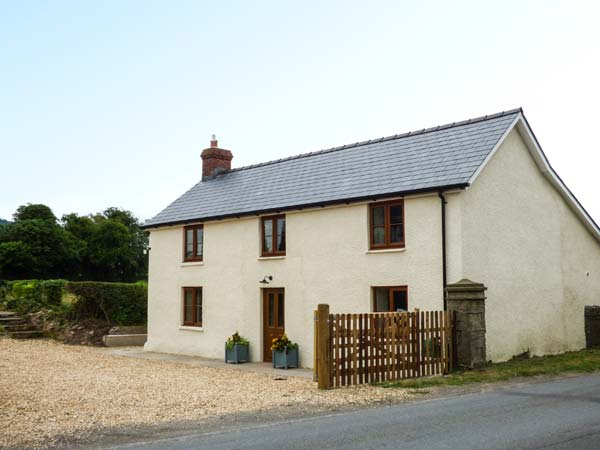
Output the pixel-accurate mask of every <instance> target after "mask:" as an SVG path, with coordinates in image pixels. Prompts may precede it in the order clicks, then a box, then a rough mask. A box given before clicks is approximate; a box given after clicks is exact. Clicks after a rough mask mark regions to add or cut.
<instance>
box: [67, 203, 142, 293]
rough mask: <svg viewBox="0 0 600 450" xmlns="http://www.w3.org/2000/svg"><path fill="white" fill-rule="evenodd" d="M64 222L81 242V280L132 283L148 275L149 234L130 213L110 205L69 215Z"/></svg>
mask: <svg viewBox="0 0 600 450" xmlns="http://www.w3.org/2000/svg"><path fill="white" fill-rule="evenodd" d="M62 222H63V224H64V227H65V230H67V231H69V232H70V233H71V234H73V235H74V236H75V237H76V238H77V239H79V240H80V241H81V242H82V247H83V251H82V260H81V268H82V276H81V279H84V280H92V281H122V282H130V281H138V280H140V279H143V278H146V277H147V274H148V263H147V257H146V255H145V253H146V249H147V247H148V236H147V233H146V232H144V231H142V230H141V229H140V222H139V220H138V219H137V218H136V217H135V216H134V215H133V214H132V213H131V212H129V211H125V210H122V209H119V208H108V209H106V210H105V211H103V212H102V213H98V214H95V215H90V216H78V215H77V214H68V215H65V216H63V217H62Z"/></svg>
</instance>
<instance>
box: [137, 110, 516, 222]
mask: <svg viewBox="0 0 600 450" xmlns="http://www.w3.org/2000/svg"><path fill="white" fill-rule="evenodd" d="M520 112H521V109H520V108H519V109H514V110H511V111H505V112H502V113H498V114H493V115H490V116H484V117H478V118H476V119H469V120H465V121H462V122H455V123H452V124H448V125H441V126H438V127H433V128H428V129H423V130H419V131H414V132H409V133H404V134H400V135H395V136H389V137H385V138H380V139H373V140H370V141H365V142H357V143H355V144H351V145H345V146H341V147H334V148H331V149H327V150H321V151H318V152H312V153H306V154H302V155H298V156H293V157H290V158H285V159H281V160H277V161H270V162H266V163H262V164H256V165H253V166H247V167H240V168H237V169H232V170H230V171H227V172H225V173H223V174H220V175H218V176H216V177H215V178H212V179H209V180H205V181H200V182H198V183H197V184H196V185H195V186H194V187H192V188H191V189H190V190H189V191H187V192H186V193H185V194H183V195H182V196H181V197H179V198H178V199H177V200H175V201H174V202H173V203H171V204H170V205H169V206H168V207H166V208H165V209H164V210H163V211H161V212H160V213H159V214H157V215H156V216H155V217H153V218H152V219H150V220H148V221H147V222H146V223H145V224H144V227H145V228H147V227H154V226H161V225H168V224H177V223H185V222H191V221H205V220H212V219H218V218H226V217H236V216H242V215H248V214H259V213H267V212H272V211H280V210H286V209H297V208H299V207H311V206H319V205H324V204H332V203H344V202H349V201H358V200H364V199H370V198H383V197H386V196H388V197H389V196H393V195H403V194H409V193H414V192H421V191H435V190H438V189H440V188H448V187H456V188H458V187H466V186H467V185H468V183H469V180H470V178H471V176H472V175H473V174H474V173H475V171H476V170H477V169H478V168H479V167H480V166H481V165H482V164H483V162H484V161H485V159H486V156H488V154H489V153H490V152H491V151H492V150H493V148H494V146H495V145H496V143H497V142H498V141H499V140H500V138H501V137H502V136H503V134H504V133H505V132H506V130H507V129H508V127H509V126H510V125H511V123H512V122H513V120H514V119H515V118H516V116H517V115H518V114H519V113H520Z"/></svg>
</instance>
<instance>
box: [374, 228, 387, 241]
mask: <svg viewBox="0 0 600 450" xmlns="http://www.w3.org/2000/svg"><path fill="white" fill-rule="evenodd" d="M373 244H385V228H384V227H375V228H373Z"/></svg>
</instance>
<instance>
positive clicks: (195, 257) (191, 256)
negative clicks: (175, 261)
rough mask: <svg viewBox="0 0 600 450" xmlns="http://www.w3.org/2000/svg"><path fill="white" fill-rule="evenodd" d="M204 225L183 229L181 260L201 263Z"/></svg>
mask: <svg viewBox="0 0 600 450" xmlns="http://www.w3.org/2000/svg"><path fill="white" fill-rule="evenodd" d="M203 246H204V225H191V226H187V227H185V228H184V229H183V260H184V261H202V254H203Z"/></svg>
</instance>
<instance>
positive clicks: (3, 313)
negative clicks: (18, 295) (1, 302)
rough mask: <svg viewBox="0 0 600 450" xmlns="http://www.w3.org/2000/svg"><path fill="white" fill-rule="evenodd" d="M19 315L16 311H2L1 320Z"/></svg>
mask: <svg viewBox="0 0 600 450" xmlns="http://www.w3.org/2000/svg"><path fill="white" fill-rule="evenodd" d="M16 315H17V313H16V312H14V311H0V318H2V317H12V316H16Z"/></svg>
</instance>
